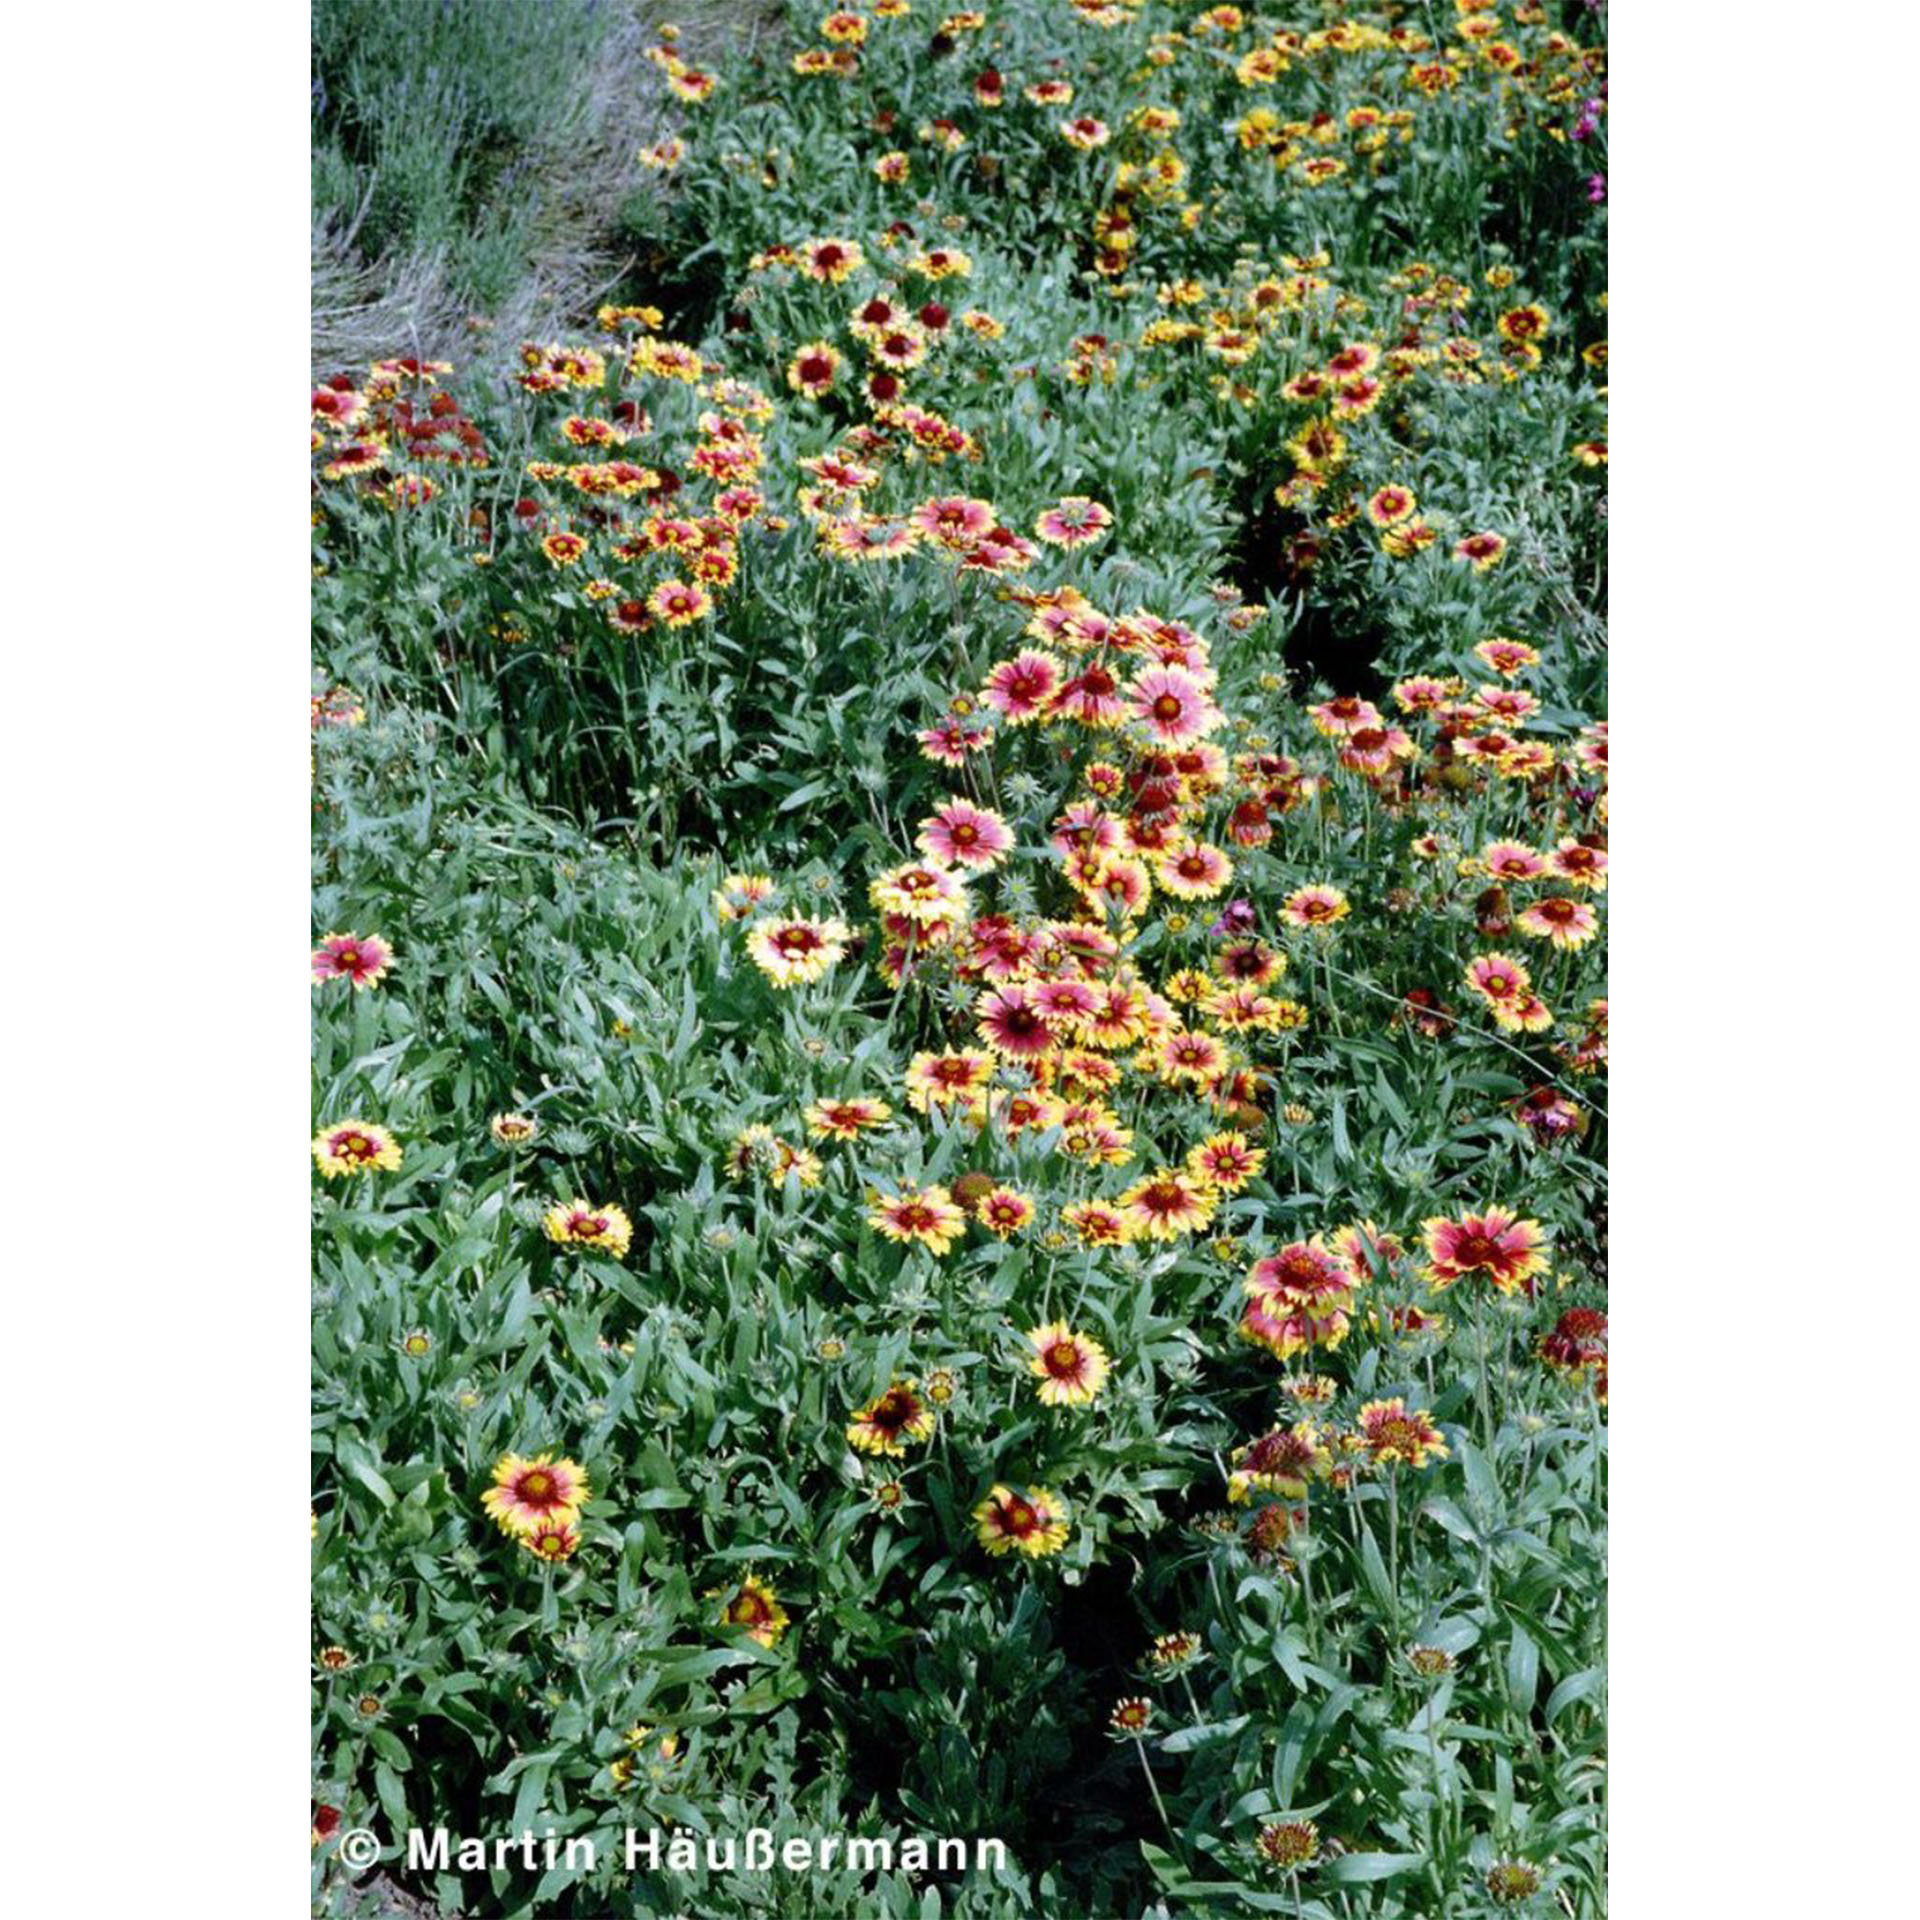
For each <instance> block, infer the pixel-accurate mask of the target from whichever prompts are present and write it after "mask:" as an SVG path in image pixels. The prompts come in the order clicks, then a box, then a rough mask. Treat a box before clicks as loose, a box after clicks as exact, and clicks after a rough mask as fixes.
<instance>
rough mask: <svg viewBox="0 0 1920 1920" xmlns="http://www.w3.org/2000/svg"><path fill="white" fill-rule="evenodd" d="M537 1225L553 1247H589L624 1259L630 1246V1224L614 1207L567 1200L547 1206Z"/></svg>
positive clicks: (585, 1201)
mask: <svg viewBox="0 0 1920 1920" xmlns="http://www.w3.org/2000/svg"><path fill="white" fill-rule="evenodd" d="M541 1225H542V1226H543V1227H544V1228H545V1230H546V1235H547V1238H548V1239H549V1240H551V1241H552V1242H553V1243H554V1244H555V1245H556V1246H561V1247H591V1248H592V1249H593V1250H594V1252H596V1253H607V1254H611V1255H612V1256H613V1258H614V1259H616V1260H624V1259H625V1258H626V1254H627V1249H628V1248H629V1247H630V1246H632V1245H633V1222H632V1221H631V1220H629V1219H628V1218H627V1216H626V1214H625V1212H624V1211H623V1210H622V1209H621V1208H619V1207H615V1206H600V1207H596V1206H595V1205H594V1204H593V1203H592V1202H591V1201H589V1200H578V1199H575V1200H568V1201H564V1202H562V1203H561V1204H560V1205H558V1206H554V1207H549V1208H548V1209H547V1211H546V1215H545V1217H544V1219H543V1220H542V1221H541Z"/></svg>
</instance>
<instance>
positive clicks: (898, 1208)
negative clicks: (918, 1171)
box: [867, 1185, 967, 1255]
mask: <svg viewBox="0 0 1920 1920" xmlns="http://www.w3.org/2000/svg"><path fill="white" fill-rule="evenodd" d="M867 1224H868V1225H869V1226H871V1227H872V1228H873V1229H874V1230H875V1231H876V1232H878V1233H880V1234H883V1235H884V1236H885V1237H886V1238H887V1239H889V1240H892V1241H895V1242H897V1243H898V1244H900V1245H901V1246H912V1245H914V1244H915V1243H918V1244H919V1245H921V1246H923V1247H925V1248H926V1249H927V1250H928V1252H930V1253H933V1254H935V1255H944V1254H947V1253H950V1252H951V1251H952V1250H953V1243H954V1242H955V1241H956V1240H958V1239H959V1238H960V1236H961V1235H962V1234H963V1233H964V1232H965V1231H966V1227H967V1216H966V1215H965V1214H964V1213H963V1212H962V1211H961V1210H960V1208H959V1207H957V1206H955V1205H954V1201H953V1195H952V1194H951V1193H949V1192H948V1191H947V1189H946V1188H945V1187H943V1186H939V1185H934V1186H928V1187H903V1188H902V1189H901V1190H900V1191H899V1192H898V1193H894V1194H881V1195H879V1196H878V1197H877V1198H876V1199H875V1200H874V1201H873V1203H872V1205H871V1206H870V1207H869V1208H868V1209H867Z"/></svg>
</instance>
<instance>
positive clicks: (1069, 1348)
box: [1027, 1320, 1112, 1407]
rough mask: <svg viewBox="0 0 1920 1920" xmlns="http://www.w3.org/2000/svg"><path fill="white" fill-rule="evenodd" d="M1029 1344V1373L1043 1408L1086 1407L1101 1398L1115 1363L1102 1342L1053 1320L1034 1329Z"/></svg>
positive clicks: (1063, 1322) (1029, 1336) (1028, 1339)
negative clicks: (1111, 1360)
mask: <svg viewBox="0 0 1920 1920" xmlns="http://www.w3.org/2000/svg"><path fill="white" fill-rule="evenodd" d="M1027 1344H1028V1345H1029V1346H1030V1347H1031V1348H1032V1349H1033V1356H1032V1358H1031V1359H1030V1360H1029V1361H1028V1363H1027V1370H1028V1372H1030V1373H1031V1374H1032V1375H1033V1376H1034V1377H1035V1378H1036V1379H1037V1380H1038V1381H1039V1382H1040V1384H1039V1386H1038V1387H1037V1388H1036V1389H1035V1392H1036V1394H1037V1395H1038V1397H1039V1399H1040V1402H1041V1404H1042V1405H1043V1406H1049V1407H1085V1406H1090V1405H1092V1403H1093V1402H1094V1401H1095V1400H1097V1399H1098V1398H1099V1397H1100V1391H1101V1389H1102V1388H1103V1387H1104V1386H1105V1385H1106V1384H1107V1375H1108V1373H1109V1372H1110V1371H1111V1366H1112V1363H1111V1362H1110V1361H1109V1360H1108V1358H1107V1350H1106V1348H1105V1347H1103V1346H1102V1345H1101V1344H1100V1343H1099V1341H1097V1340H1091V1339H1089V1338H1088V1337H1087V1336H1086V1335H1085V1334H1084V1333H1075V1332H1074V1330H1073V1329H1072V1328H1071V1327H1070V1326H1068V1325H1067V1323H1066V1322H1065V1321H1064V1320H1054V1321H1050V1322H1049V1323H1048V1324H1047V1325H1046V1326H1044V1327H1035V1328H1034V1329H1033V1331H1032V1332H1031V1333H1029V1334H1028V1335H1027Z"/></svg>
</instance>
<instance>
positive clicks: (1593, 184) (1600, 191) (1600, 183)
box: [1587, 173, 1607, 207]
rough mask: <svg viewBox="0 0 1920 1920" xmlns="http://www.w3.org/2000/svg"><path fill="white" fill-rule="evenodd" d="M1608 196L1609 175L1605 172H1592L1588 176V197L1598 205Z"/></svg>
mask: <svg viewBox="0 0 1920 1920" xmlns="http://www.w3.org/2000/svg"><path fill="white" fill-rule="evenodd" d="M1606 197H1607V176H1606V175H1605V174H1604V173H1595V174H1590V175H1589V176H1588V178H1587V198H1588V199H1589V200H1591V201H1592V202H1593V204H1594V205H1595V206H1596V207H1597V206H1598V205H1599V204H1600V202H1601V201H1602V200H1604V199H1605V198H1606Z"/></svg>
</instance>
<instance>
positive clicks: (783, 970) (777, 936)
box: [747, 920, 853, 988]
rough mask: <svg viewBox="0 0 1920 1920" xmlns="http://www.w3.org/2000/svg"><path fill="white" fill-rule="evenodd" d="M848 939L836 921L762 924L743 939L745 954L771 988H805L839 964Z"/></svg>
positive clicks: (849, 935)
mask: <svg viewBox="0 0 1920 1920" xmlns="http://www.w3.org/2000/svg"><path fill="white" fill-rule="evenodd" d="M852 937H853V934H852V930H851V929H850V928H849V927H848V926H847V925H846V924H845V923H844V922H843V921H839V920H762V921H759V922H758V923H757V924H756V925H755V926H754V928H753V930H752V931H751V932H750V933H749V934H748V935H747V952H748V954H749V955H750V956H751V957H752V960H753V964H754V965H755V966H756V967H758V968H759V969H760V971H761V972H762V973H763V974H765V975H766V977H767V979H768V980H769V981H770V982H771V983H772V984H773V985H774V986H776V987H782V988H784V987H795V986H808V985H811V984H812V983H813V982H814V981H816V980H819V979H821V978H822V977H824V976H825V974H826V973H827V972H828V971H829V970H830V969H831V968H833V967H835V966H837V965H838V964H839V962H840V961H841V960H842V959H843V958H844V957H845V955H846V951H847V942H848V941H849V940H850V939H852Z"/></svg>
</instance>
